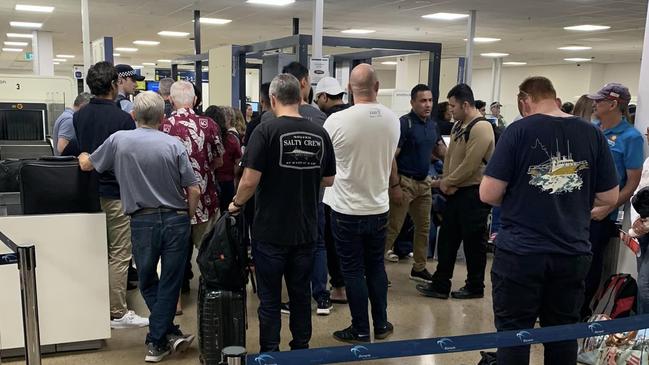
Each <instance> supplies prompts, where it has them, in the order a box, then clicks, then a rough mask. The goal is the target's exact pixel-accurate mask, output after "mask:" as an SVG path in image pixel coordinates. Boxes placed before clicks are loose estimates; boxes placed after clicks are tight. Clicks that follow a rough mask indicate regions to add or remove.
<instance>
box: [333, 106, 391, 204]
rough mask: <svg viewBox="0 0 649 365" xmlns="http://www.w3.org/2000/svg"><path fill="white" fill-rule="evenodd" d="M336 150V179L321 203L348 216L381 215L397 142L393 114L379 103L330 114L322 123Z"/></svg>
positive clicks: (387, 198)
mask: <svg viewBox="0 0 649 365" xmlns="http://www.w3.org/2000/svg"><path fill="white" fill-rule="evenodd" d="M324 128H325V129H326V130H327V132H328V133H329V136H331V142H332V143H333V146H334V152H335V153H336V178H335V180H334V184H333V186H331V187H329V188H327V189H325V194H324V199H323V201H324V203H325V204H327V205H329V206H330V207H331V208H332V209H333V210H334V211H336V212H338V213H342V214H349V215H374V214H383V213H386V212H387V211H388V210H389V209H390V200H389V197H388V188H389V185H390V169H391V168H392V159H393V158H394V154H395V152H396V150H397V144H398V143H399V136H400V133H401V132H400V126H399V119H398V118H397V116H396V115H395V114H394V113H393V112H392V111H391V110H390V109H388V108H387V107H385V106H384V105H381V104H378V103H376V104H356V105H354V106H352V107H351V108H348V109H346V110H343V111H340V112H338V113H334V114H332V115H331V116H330V117H329V118H327V121H326V122H325V124H324Z"/></svg>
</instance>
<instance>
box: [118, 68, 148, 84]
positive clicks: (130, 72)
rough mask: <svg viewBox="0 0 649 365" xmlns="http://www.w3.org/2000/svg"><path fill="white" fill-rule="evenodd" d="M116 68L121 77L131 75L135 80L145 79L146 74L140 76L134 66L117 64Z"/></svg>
mask: <svg viewBox="0 0 649 365" xmlns="http://www.w3.org/2000/svg"><path fill="white" fill-rule="evenodd" d="M115 70H116V71H117V75H118V76H119V77H130V78H132V79H133V80H135V81H144V76H140V75H138V74H137V73H135V70H134V69H133V67H131V66H129V65H122V64H120V65H115Z"/></svg>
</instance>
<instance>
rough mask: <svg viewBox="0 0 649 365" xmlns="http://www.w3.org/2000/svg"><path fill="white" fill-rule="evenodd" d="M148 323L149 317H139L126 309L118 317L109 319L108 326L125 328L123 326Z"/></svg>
mask: <svg viewBox="0 0 649 365" xmlns="http://www.w3.org/2000/svg"><path fill="white" fill-rule="evenodd" d="M148 325H149V319H148V318H144V317H140V316H138V315H137V314H135V312H133V311H128V312H126V314H125V315H124V316H123V317H122V318H119V319H112V320H111V321H110V328H112V329H116V330H118V329H125V328H140V327H146V326H148Z"/></svg>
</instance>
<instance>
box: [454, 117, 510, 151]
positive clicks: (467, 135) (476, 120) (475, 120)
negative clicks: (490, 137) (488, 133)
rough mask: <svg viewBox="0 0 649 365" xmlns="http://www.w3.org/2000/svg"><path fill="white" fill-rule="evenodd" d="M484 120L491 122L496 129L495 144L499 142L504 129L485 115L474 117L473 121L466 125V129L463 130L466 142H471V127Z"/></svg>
mask: <svg viewBox="0 0 649 365" xmlns="http://www.w3.org/2000/svg"><path fill="white" fill-rule="evenodd" d="M483 120H484V121H487V122H489V124H490V125H491V128H492V129H493V131H494V145H495V144H496V143H498V139H499V138H500V135H501V134H502V131H501V130H500V128H499V127H498V126H496V124H495V123H492V122H491V121H490V120H489V119H487V118H485V117H480V118H476V119H474V120H473V121H471V123H469V124H468V125H467V126H466V128H464V131H463V132H462V134H463V135H464V142H469V136H470V135H471V128H473V126H474V125H476V124H477V123H478V122H480V121H483Z"/></svg>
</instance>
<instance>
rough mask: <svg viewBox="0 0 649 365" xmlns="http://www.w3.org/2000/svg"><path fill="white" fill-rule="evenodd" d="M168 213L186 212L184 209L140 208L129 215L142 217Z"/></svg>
mask: <svg viewBox="0 0 649 365" xmlns="http://www.w3.org/2000/svg"><path fill="white" fill-rule="evenodd" d="M170 212H176V213H178V214H183V213H184V214H187V210H185V209H173V208H142V209H138V210H136V211H135V212H133V213H131V215H132V216H133V215H144V214H158V213H170Z"/></svg>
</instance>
